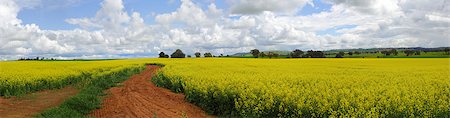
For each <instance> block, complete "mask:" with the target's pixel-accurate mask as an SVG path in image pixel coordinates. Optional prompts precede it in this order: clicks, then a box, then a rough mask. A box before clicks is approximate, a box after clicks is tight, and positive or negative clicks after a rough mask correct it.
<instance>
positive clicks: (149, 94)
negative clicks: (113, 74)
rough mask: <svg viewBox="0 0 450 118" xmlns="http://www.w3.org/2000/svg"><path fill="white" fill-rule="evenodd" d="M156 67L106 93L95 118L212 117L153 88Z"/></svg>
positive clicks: (177, 97) (180, 97) (174, 96)
mask: <svg viewBox="0 0 450 118" xmlns="http://www.w3.org/2000/svg"><path fill="white" fill-rule="evenodd" d="M157 69H159V67H158V66H152V65H149V66H147V68H146V70H145V71H143V72H142V73H140V74H137V75H133V76H132V77H131V78H129V79H128V80H126V81H125V82H123V86H121V87H113V88H111V89H109V90H108V91H109V94H110V95H108V96H107V97H106V98H105V99H104V100H103V104H102V108H101V109H97V110H95V111H94V112H93V113H92V114H90V116H94V117H100V118H102V117H106V118H111V117H119V118H128V117H133V118H134V117H155V116H156V117H159V118H166V117H170V118H173V117H191V118H198V117H211V116H208V115H207V114H206V113H205V112H204V111H203V110H202V109H201V108H199V107H198V106H195V105H193V104H191V103H189V102H187V101H186V100H185V99H184V95H183V94H176V93H173V92H171V91H170V90H168V89H164V88H159V87H156V85H154V84H153V83H152V82H150V79H151V77H152V75H153V74H155V72H156V70H157Z"/></svg>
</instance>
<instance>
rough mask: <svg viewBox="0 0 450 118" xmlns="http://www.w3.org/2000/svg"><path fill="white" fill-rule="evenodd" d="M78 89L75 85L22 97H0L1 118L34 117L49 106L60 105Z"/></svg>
mask: <svg viewBox="0 0 450 118" xmlns="http://www.w3.org/2000/svg"><path fill="white" fill-rule="evenodd" d="M77 93H78V90H77V89H75V88H73V87H70V86H69V87H65V88H63V89H55V90H43V91H39V92H35V93H31V94H27V95H23V96H20V97H11V98H0V118H24V117H32V116H33V115H36V114H37V113H40V112H42V111H44V110H46V109H48V108H51V107H56V106H58V105H60V104H61V103H62V102H64V100H66V99H67V98H69V97H71V96H74V95H76V94H77Z"/></svg>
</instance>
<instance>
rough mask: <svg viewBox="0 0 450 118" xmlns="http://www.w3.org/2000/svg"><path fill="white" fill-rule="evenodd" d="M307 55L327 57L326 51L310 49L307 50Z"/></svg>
mask: <svg viewBox="0 0 450 118" xmlns="http://www.w3.org/2000/svg"><path fill="white" fill-rule="evenodd" d="M306 57H311V58H325V53H323V52H322V51H313V50H309V51H307V52H306Z"/></svg>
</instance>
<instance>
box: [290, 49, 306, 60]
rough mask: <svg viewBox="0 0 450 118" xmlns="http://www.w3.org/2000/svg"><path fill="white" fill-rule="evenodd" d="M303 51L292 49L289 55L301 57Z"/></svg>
mask: <svg viewBox="0 0 450 118" xmlns="http://www.w3.org/2000/svg"><path fill="white" fill-rule="evenodd" d="M303 53H304V52H303V51H302V50H299V49H295V50H294V51H292V52H291V57H292V58H301V57H302V55H303Z"/></svg>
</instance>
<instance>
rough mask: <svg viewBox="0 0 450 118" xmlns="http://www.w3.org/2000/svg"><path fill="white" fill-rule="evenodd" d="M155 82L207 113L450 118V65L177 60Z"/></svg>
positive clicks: (390, 61)
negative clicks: (181, 93)
mask: <svg viewBox="0 0 450 118" xmlns="http://www.w3.org/2000/svg"><path fill="white" fill-rule="evenodd" d="M162 63H164V64H165V65H166V66H165V67H164V68H162V69H161V70H160V71H159V74H158V76H157V77H155V78H153V82H154V83H156V84H157V85H159V86H163V87H166V88H169V89H172V90H174V91H177V92H183V93H184V94H185V95H186V99H187V100H189V101H191V102H194V103H196V104H197V105H199V106H200V107H202V108H204V109H205V110H206V111H208V112H209V113H213V114H219V115H223V116H241V117H242V116H243V117H450V64H449V63H450V59H448V58H447V59H178V60H174V59H171V61H169V62H162Z"/></svg>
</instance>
